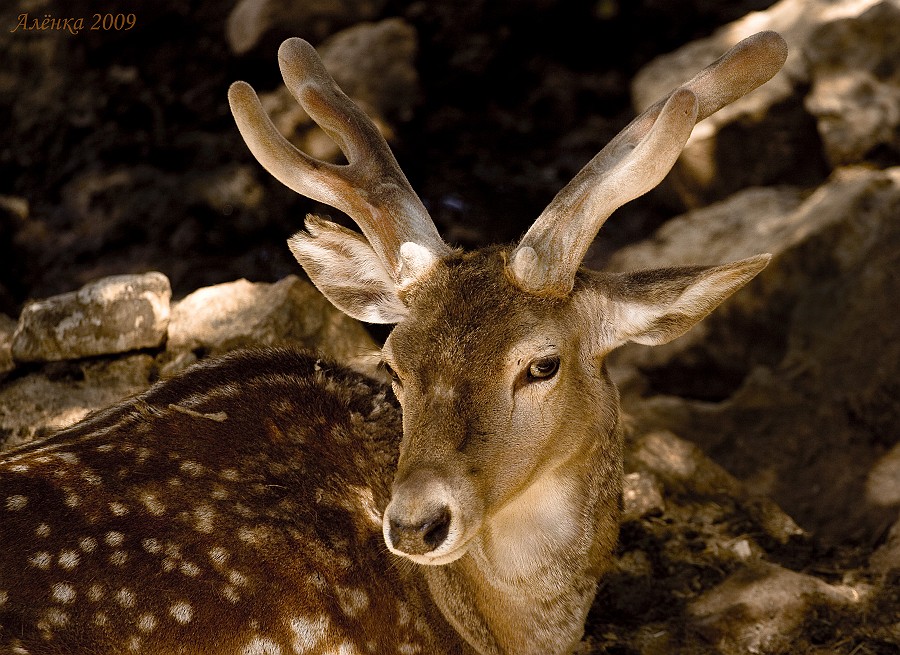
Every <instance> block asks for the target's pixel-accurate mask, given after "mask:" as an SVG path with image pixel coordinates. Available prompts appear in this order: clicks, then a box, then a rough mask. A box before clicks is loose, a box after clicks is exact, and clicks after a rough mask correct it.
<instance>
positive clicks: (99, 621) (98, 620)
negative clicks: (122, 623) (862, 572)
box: [94, 612, 109, 628]
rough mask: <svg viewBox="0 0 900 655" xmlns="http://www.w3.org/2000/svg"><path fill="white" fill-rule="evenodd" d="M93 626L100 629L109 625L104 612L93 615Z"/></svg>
mask: <svg viewBox="0 0 900 655" xmlns="http://www.w3.org/2000/svg"><path fill="white" fill-rule="evenodd" d="M94 625H96V626H98V627H100V628H103V627H105V626H107V625H109V617H108V616H107V615H106V612H97V613H96V614H94Z"/></svg>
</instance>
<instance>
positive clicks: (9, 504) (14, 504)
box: [6, 494, 28, 512]
mask: <svg viewBox="0 0 900 655" xmlns="http://www.w3.org/2000/svg"><path fill="white" fill-rule="evenodd" d="M27 504H28V498H26V497H25V496H22V495H19V494H16V495H15V496H7V497H6V509H7V510H9V511H10V512H18V511H19V510H20V509H24V507H25V505H27Z"/></svg>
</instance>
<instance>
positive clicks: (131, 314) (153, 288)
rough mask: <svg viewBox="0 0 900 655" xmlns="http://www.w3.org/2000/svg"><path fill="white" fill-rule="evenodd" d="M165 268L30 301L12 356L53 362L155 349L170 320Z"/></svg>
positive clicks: (34, 360)
mask: <svg viewBox="0 0 900 655" xmlns="http://www.w3.org/2000/svg"><path fill="white" fill-rule="evenodd" d="M171 295H172V290H171V287H170V286H169V280H168V278H166V276H165V275H163V274H162V273H155V272H154V273H146V274H144V275H116V276H111V277H107V278H103V279H101V280H98V281H97V282H94V283H91V284H88V285H85V286H84V287H82V288H81V289H79V290H78V291H74V292H71V293H65V294H62V295H59V296H53V297H52V298H47V299H46V300H39V301H36V302H32V303H29V304H28V305H26V306H25V308H24V309H23V310H22V314H21V316H20V317H19V325H18V328H17V329H16V333H15V335H14V336H13V344H12V353H13V358H14V359H16V360H17V361H20V362H50V361H59V360H65V359H78V358H81V357H93V356H96V355H107V354H113V353H122V352H127V351H130V350H138V349H141V348H155V347H157V346H159V345H160V344H161V343H162V342H163V341H164V340H165V337H166V328H167V327H168V323H169V299H170V297H171Z"/></svg>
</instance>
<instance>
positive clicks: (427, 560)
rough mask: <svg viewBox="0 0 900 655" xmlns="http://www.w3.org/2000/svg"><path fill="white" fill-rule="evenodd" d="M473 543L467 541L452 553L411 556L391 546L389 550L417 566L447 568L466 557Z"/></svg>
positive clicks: (470, 540) (469, 540)
mask: <svg viewBox="0 0 900 655" xmlns="http://www.w3.org/2000/svg"><path fill="white" fill-rule="evenodd" d="M473 536H474V535H473ZM471 543H472V539H471V538H470V539H468V540H466V542H465V543H463V544H460V545H459V546H458V547H456V548H454V549H452V550H451V551H450V552H446V553H439V552H432V553H425V554H424V555H410V554H409V553H402V552H400V551H397V550H394V549H393V548H391V547H390V546H388V549H389V550H390V551H391V552H392V553H394V554H395V555H401V556H403V557H405V558H407V559H408V560H410V561H411V562H415V563H416V564H421V565H423V566H445V565H446V564H452V563H453V562H455V561H456V560H458V559H459V558H460V557H462V556H463V555H465V554H466V553H467V552H468V551H469V544H471ZM440 550H443V548H441V549H440Z"/></svg>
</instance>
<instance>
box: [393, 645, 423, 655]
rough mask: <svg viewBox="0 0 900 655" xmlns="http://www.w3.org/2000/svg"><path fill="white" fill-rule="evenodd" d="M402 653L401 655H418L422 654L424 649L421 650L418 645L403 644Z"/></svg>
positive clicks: (401, 646)
mask: <svg viewBox="0 0 900 655" xmlns="http://www.w3.org/2000/svg"><path fill="white" fill-rule="evenodd" d="M399 650H400V653H401V655H416V653H420V652H422V649H421V648H419V645H418V644H409V643H406V644H401V645H400V649H399Z"/></svg>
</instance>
